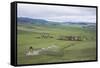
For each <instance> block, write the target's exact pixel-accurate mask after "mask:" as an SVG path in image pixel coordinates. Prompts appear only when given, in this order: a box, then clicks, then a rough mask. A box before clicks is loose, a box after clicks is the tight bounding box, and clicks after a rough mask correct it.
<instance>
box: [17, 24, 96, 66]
mask: <svg viewBox="0 0 100 68" xmlns="http://www.w3.org/2000/svg"><path fill="white" fill-rule="evenodd" d="M58 27H59V28H58ZM41 32H48V33H50V35H52V36H54V38H47V39H43V38H41V39H37V38H35V37H38V36H40V33H41ZM60 35H79V36H83V37H87V38H88V40H85V41H62V40H56V39H57V38H58V37H59V36H60ZM95 37H96V36H95V32H94V31H90V30H86V29H83V28H81V27H74V26H73V27H68V26H67V27H62V26H48V27H47V26H34V25H19V26H18V56H17V57H18V64H36V63H50V62H65V61H66V62H69V61H83V60H95V59H96V49H95V48H96V42H95ZM53 44H56V45H57V46H59V47H60V48H62V47H65V46H68V45H71V44H74V46H72V47H69V48H67V49H65V50H64V56H47V55H41V56H29V57H27V56H25V54H24V53H25V50H26V49H27V48H28V47H29V46H33V47H34V48H42V47H48V46H50V45H53Z"/></svg>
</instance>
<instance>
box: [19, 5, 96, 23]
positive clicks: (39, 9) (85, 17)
mask: <svg viewBox="0 0 100 68" xmlns="http://www.w3.org/2000/svg"><path fill="white" fill-rule="evenodd" d="M17 9H18V17H30V18H38V19H46V20H49V21H58V22H65V21H66V22H67V21H72V22H78V21H79V22H94V23H95V22H96V8H89V7H74V6H73V7H72V6H55V5H53V6H52V5H37V4H18V8H17Z"/></svg>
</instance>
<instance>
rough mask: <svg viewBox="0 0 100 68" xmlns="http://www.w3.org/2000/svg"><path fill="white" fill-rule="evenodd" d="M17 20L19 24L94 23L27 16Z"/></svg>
mask: <svg viewBox="0 0 100 68" xmlns="http://www.w3.org/2000/svg"><path fill="white" fill-rule="evenodd" d="M17 22H18V23H19V24H38V25H88V24H89V25H90V24H91V25H94V24H95V23H91V22H53V21H47V20H44V19H32V18H27V17H18V18H17Z"/></svg>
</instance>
